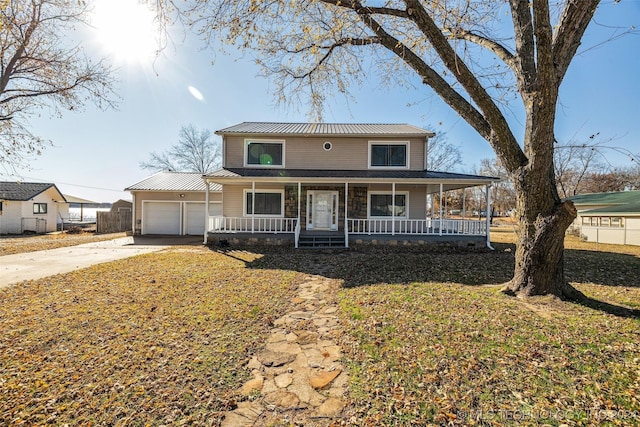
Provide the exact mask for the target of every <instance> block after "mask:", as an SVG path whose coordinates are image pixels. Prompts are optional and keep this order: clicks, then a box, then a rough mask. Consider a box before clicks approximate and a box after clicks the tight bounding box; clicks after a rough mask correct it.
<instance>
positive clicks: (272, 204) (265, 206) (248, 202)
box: [244, 190, 284, 216]
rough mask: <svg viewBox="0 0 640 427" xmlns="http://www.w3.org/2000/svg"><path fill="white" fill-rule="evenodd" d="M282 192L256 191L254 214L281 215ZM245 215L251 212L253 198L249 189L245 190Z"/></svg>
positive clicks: (282, 206) (282, 204) (282, 207)
mask: <svg viewBox="0 0 640 427" xmlns="http://www.w3.org/2000/svg"><path fill="white" fill-rule="evenodd" d="M283 196H284V194H283V192H282V191H262V192H258V191H256V196H255V202H256V209H255V215H262V216H283V212H284V197H283ZM244 200H245V204H244V205H245V215H247V216H248V215H252V214H253V200H254V198H253V197H252V193H251V190H248V191H246V190H245V196H244Z"/></svg>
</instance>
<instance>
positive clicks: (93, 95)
mask: <svg viewBox="0 0 640 427" xmlns="http://www.w3.org/2000/svg"><path fill="white" fill-rule="evenodd" d="M86 13H87V9H86V5H85V2H83V1H76V0H6V1H4V2H2V4H1V6H0V165H1V166H2V167H4V168H5V169H6V168H15V167H17V166H19V165H23V166H24V165H26V164H25V163H26V160H27V159H28V158H29V157H30V156H31V155H37V154H40V152H41V150H42V149H43V148H44V147H45V146H46V145H47V142H46V141H44V140H42V139H41V138H39V137H38V136H36V135H33V134H32V133H31V131H30V128H29V123H28V119H29V117H31V116H32V115H33V114H37V113H38V112H39V111H40V110H42V109H43V108H45V107H48V108H50V109H52V111H53V114H54V115H60V114H61V112H62V111H63V110H80V109H82V107H83V106H84V104H85V103H86V102H88V101H93V102H95V103H96V105H98V106H99V107H101V108H107V107H112V106H113V99H114V93H113V80H112V78H111V71H112V70H111V69H110V67H109V66H108V65H106V64H105V63H104V62H102V61H98V62H92V61H91V60H90V59H89V58H88V57H87V56H86V55H85V53H84V51H83V50H82V48H81V47H80V46H77V45H75V46H74V45H72V44H71V43H72V42H71V40H69V39H67V38H65V36H64V34H67V33H68V32H69V31H70V30H72V29H73V27H74V26H75V25H84V18H85V16H86Z"/></svg>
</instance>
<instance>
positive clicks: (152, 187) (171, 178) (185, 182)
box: [124, 172, 222, 192]
mask: <svg viewBox="0 0 640 427" xmlns="http://www.w3.org/2000/svg"><path fill="white" fill-rule="evenodd" d="M124 190H125V191H205V190H206V187H205V186H204V180H203V179H202V174H201V173H199V172H158V173H156V174H155V175H152V176H150V177H148V178H145V179H143V180H142V181H140V182H137V183H135V184H133V185H130V186H129V187H127V188H125V189H124ZM209 191H214V192H215V191H222V186H221V185H219V184H213V183H211V184H209Z"/></svg>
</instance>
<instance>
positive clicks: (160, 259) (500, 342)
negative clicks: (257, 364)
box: [0, 228, 640, 426]
mask: <svg viewBox="0 0 640 427" xmlns="http://www.w3.org/2000/svg"><path fill="white" fill-rule="evenodd" d="M501 229H502V228H501ZM501 229H500V230H501ZM500 230H498V231H496V232H494V233H493V234H492V235H493V237H494V246H495V247H496V250H495V251H493V252H482V253H473V252H471V253H439V252H434V251H426V252H421V251H415V250H411V251H405V252H403V251H402V249H401V248H394V249H389V248H387V249H380V250H361V251H359V250H351V251H327V252H322V251H290V250H282V249H274V248H268V249H265V250H264V251H262V250H259V249H257V248H256V249H255V250H254V252H238V251H232V252H228V253H226V254H223V253H217V252H211V251H208V250H206V249H205V248H194V247H188V248H187V247H185V248H177V249H176V250H174V251H169V252H161V253H156V254H149V255H144V256H141V257H137V258H132V259H129V260H124V261H118V262H114V263H109V264H104V265H102V266H96V267H94V268H90V269H86V270H81V271H78V272H76V273H72V274H66V275H59V276H55V277H52V278H48V279H43V280H40V281H36V282H29V283H26V284H22V285H19V286H15V287H12V288H9V289H6V290H3V291H1V292H0V299H2V301H3V303H2V305H0V328H1V329H2V330H3V331H4V332H3V334H2V335H1V336H0V388H1V389H2V398H1V399H0V419H3V420H9V421H8V423H9V424H17V425H20V424H22V425H33V424H39V425H44V424H50V425H56V424H57V425H59V424H65V423H68V424H70V425H78V424H83V425H88V424H94V425H107V424H108V425H145V424H149V425H169V424H189V423H191V424H196V425H207V424H209V425H218V424H219V423H220V421H221V414H222V412H223V411H224V410H225V409H228V408H230V407H233V405H234V404H235V403H234V402H235V401H234V398H235V397H236V396H234V394H233V390H235V389H236V388H237V387H238V386H239V385H240V384H241V383H242V381H243V380H244V379H245V378H246V375H247V371H246V369H245V367H244V364H245V363H246V361H247V358H248V357H249V356H250V354H251V353H253V352H254V351H255V350H256V349H257V348H259V347H260V346H261V345H263V341H264V339H265V336H266V332H267V331H268V329H269V326H270V322H271V321H272V320H273V319H275V318H277V316H279V315H280V314H281V313H283V312H284V311H286V310H287V309H288V308H289V307H290V305H289V300H290V298H291V296H292V294H293V293H292V290H293V288H294V287H295V284H296V283H297V282H298V281H299V280H300V279H301V277H302V276H301V275H300V274H299V273H313V274H322V275H324V276H327V277H330V278H335V279H338V280H341V281H342V284H343V289H342V290H341V291H340V293H339V295H338V297H339V299H340V304H341V308H342V310H341V311H340V316H341V319H342V324H343V326H344V335H343V336H342V337H341V343H342V345H343V348H344V350H345V357H344V363H345V364H346V365H347V366H348V367H349V375H350V378H351V385H350V390H351V391H350V396H349V402H350V407H349V408H348V412H349V413H348V416H347V417H346V418H345V419H344V420H343V422H344V423H345V424H347V425H358V426H379V425H385V426H386V425H389V426H409V425H420V426H423V425H465V426H466V425H485V426H489V425H491V426H494V425H495V426H499V425H508V426H520V425H532V426H533V425H554V426H559V425H567V426H596V425H622V426H634V425H639V424H640V400H639V398H638V396H640V371H639V370H638V366H640V320H639V319H638V317H634V316H631V317H624V316H621V315H615V314H612V313H615V312H617V311H616V310H614V308H616V307H618V306H627V307H635V308H640V306H639V303H638V302H639V301H640V274H638V273H639V272H640V255H639V254H638V252H637V250H636V248H634V247H615V248H611V249H610V250H609V249H608V248H606V249H607V250H606V251H605V250H604V249H605V248H603V245H600V246H599V247H598V249H599V250H598V251H595V247H591V246H589V245H586V246H585V244H584V243H583V242H579V241H573V240H572V238H568V239H567V243H566V246H567V255H566V274H567V278H568V280H570V281H571V282H572V283H573V284H574V285H575V286H576V287H578V288H579V289H580V290H582V291H583V292H584V293H585V294H587V295H588V296H589V297H591V298H593V299H595V300H598V301H601V302H602V303H603V304H602V305H591V306H582V305H576V304H572V303H567V302H562V301H558V300H556V299H553V298H532V299H528V300H519V299H515V298H510V297H507V296H505V295H503V294H502V293H500V292H499V287H498V286H494V285H498V284H500V283H502V282H504V281H506V280H508V279H509V278H510V276H511V273H512V270H513V255H514V251H513V234H512V233H509V232H507V231H500Z"/></svg>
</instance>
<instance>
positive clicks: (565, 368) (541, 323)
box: [340, 235, 640, 426]
mask: <svg viewBox="0 0 640 427" xmlns="http://www.w3.org/2000/svg"><path fill="white" fill-rule="evenodd" d="M501 237H502V244H500V243H496V244H495V246H496V252H494V253H491V254H485V255H484V261H481V260H480V258H477V257H476V256H475V255H472V256H468V257H465V256H462V255H460V256H459V255H453V256H449V257H442V256H440V255H437V254H433V255H429V254H427V255H425V256H423V257H420V258H418V257H413V256H412V255H407V256H406V257H405V258H404V259H403V258H401V257H397V258H394V259H393V260H392V262H389V261H390V260H387V261H386V262H384V263H383V265H384V267H379V268H375V271H374V272H371V273H369V274H368V275H369V277H371V279H370V280H369V283H367V284H366V286H362V285H364V283H362V285H361V284H357V283H354V285H355V286H353V287H349V288H346V289H344V290H343V291H342V292H341V293H340V299H341V304H342V307H343V313H342V315H343V320H344V322H345V324H346V325H347V331H348V333H347V334H345V335H344V340H343V342H342V344H343V346H344V348H345V350H346V353H347V355H346V359H347V363H348V365H349V373H350V375H351V398H352V401H353V404H354V408H355V409H354V411H355V414H356V418H357V419H358V424H359V425H370V426H375V425H407V426H408V425H425V424H436V425H447V424H453V425H496V426H498V425H511V426H521V425H564V426H569V425H589V426H597V425H624V426H634V425H640V400H639V399H640V369H639V366H640V320H639V319H638V317H637V315H638V311H636V312H635V316H636V317H630V318H627V317H621V316H618V315H614V314H610V312H618V311H620V312H621V313H624V306H626V307H632V308H640V257H639V256H638V255H640V250H639V249H640V248H636V247H620V246H617V247H615V248H610V249H611V250H613V251H615V252H603V251H602V249H603V248H602V247H600V248H599V249H600V250H599V251H595V245H589V244H585V243H584V242H580V241H578V240H577V239H574V238H569V239H567V241H566V246H567V248H568V250H567V254H566V272H567V277H568V279H569V280H570V281H571V282H572V283H573V284H574V285H575V286H576V287H577V288H578V289H580V290H581V291H582V292H584V293H585V294H586V295H587V296H589V297H590V298H593V299H594V300H595V303H594V304H593V307H596V308H591V307H584V306H580V305H576V304H572V303H566V302H561V301H558V300H555V299H552V298H532V299H530V300H527V301H523V300H518V299H514V298H510V297H506V296H504V295H503V294H502V293H501V292H500V291H499V289H500V288H499V287H498V286H477V285H480V284H482V283H486V284H495V283H500V282H503V281H505V280H507V279H508V278H509V277H510V273H511V271H512V268H513V262H512V254H513V253H514V248H513V247H512V245H510V242H512V241H513V240H512V239H513V236H511V237H508V236H506V235H502V236H501ZM607 249H609V248H607ZM505 251H506V252H505ZM465 259H466V260H469V263H468V264H467V265H466V269H465V268H463V266H464V264H465V261H464V260H465ZM425 264H426V266H425ZM434 266H437V267H436V268H438V269H441V270H442V272H440V273H436V274H433V273H431V271H432V269H433V268H434ZM386 270H389V271H390V273H388V274H385V271H386ZM425 270H426V271H425ZM397 271H411V273H404V276H403V275H398V274H396V272H397ZM423 272H424V273H423ZM445 272H446V273H445ZM352 274H354V275H358V272H354V273H352ZM373 277H375V279H374V278H373ZM397 277H399V278H400V280H398V279H397ZM458 277H459V279H458ZM492 277H493V279H492ZM443 279H445V280H443ZM449 279H453V280H449ZM599 302H603V303H605V304H602V307H601V306H600V305H599ZM607 304H609V305H607ZM619 306H623V307H622V310H619V309H620V307H619ZM597 307H600V308H597ZM607 311H609V312H607Z"/></svg>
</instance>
